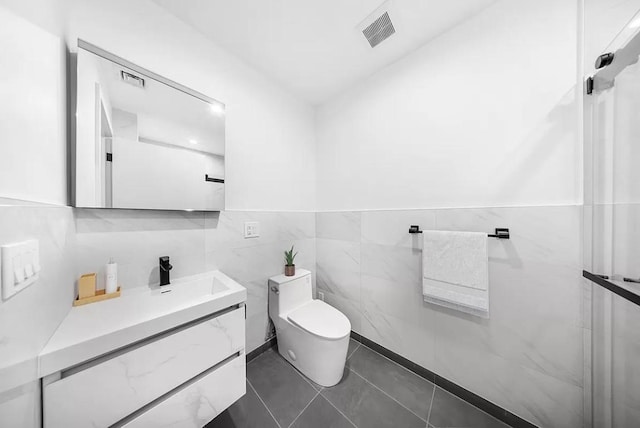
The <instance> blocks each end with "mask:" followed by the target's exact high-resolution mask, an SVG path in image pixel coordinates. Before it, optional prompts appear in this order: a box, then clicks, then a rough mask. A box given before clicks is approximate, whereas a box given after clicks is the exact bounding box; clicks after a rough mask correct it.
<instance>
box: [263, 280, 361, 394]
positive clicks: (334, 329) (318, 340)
mask: <svg viewBox="0 0 640 428" xmlns="http://www.w3.org/2000/svg"><path fill="white" fill-rule="evenodd" d="M269 317H270V318H271V320H272V321H273V323H274V325H275V327H276V334H277V337H278V352H280V355H282V357H283V358H284V359H285V360H287V361H289V363H291V364H292V365H293V366H294V367H295V368H297V369H298V370H299V371H300V372H301V373H302V374H304V375H305V376H307V377H308V378H309V379H311V380H312V381H314V382H315V383H317V384H318V385H322V386H333V385H335V384H337V383H338V382H340V379H342V373H343V371H344V365H345V362H346V359H347V349H348V348H349V334H350V333H351V323H350V322H349V319H348V318H347V317H346V316H345V315H344V314H343V313H342V312H340V311H339V310H337V309H336V308H334V307H332V306H330V305H328V304H326V303H325V302H323V301H321V300H315V299H313V297H312V286H311V272H309V271H307V270H304V269H298V270H297V271H296V274H295V275H294V276H284V275H278V276H274V277H272V278H270V279H269Z"/></svg>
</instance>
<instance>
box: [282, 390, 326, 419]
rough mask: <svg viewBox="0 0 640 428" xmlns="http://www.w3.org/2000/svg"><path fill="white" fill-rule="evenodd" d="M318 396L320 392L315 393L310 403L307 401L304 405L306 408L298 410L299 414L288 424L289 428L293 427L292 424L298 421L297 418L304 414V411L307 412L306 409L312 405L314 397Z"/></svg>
mask: <svg viewBox="0 0 640 428" xmlns="http://www.w3.org/2000/svg"><path fill="white" fill-rule="evenodd" d="M318 395H320V391H317V392H316V395H314V396H313V398H312V399H311V401H309V402H308V403H307V405H306V406H304V407H303V408H302V410H300V413H298V416H296V418H295V419H294V420H293V421H291V423H290V424H289V428H291V427H292V426H293V424H294V423H295V422H296V421H297V420H298V418H299V417H300V416H301V415H302V414H303V413H304V411H305V410H307V407H309V406H310V405H311V403H313V400H315V399H316V397H317V396H318Z"/></svg>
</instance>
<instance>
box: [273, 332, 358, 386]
mask: <svg viewBox="0 0 640 428" xmlns="http://www.w3.org/2000/svg"><path fill="white" fill-rule="evenodd" d="M283 321H284V320H283ZM285 322H286V321H285ZM287 324H288V323H287ZM276 335H277V339H278V352H279V353H280V355H282V357H283V358H284V359H285V360H287V361H288V362H289V363H290V364H291V365H292V366H294V367H295V368H296V369H298V371H300V372H301V373H302V374H303V375H305V376H306V377H307V378H309V379H310V380H312V381H313V382H315V383H317V384H318V385H320V386H324V387H330V386H334V385H336V384H338V382H340V380H342V376H343V374H344V366H345V363H346V361H347V351H348V349H349V335H346V336H345V337H344V338H341V339H338V340H328V339H323V338H320V337H318V336H314V335H312V334H310V333H308V332H306V331H304V330H302V329H300V328H299V327H297V326H295V325H292V324H288V325H287V326H286V327H285V328H282V327H280V328H278V327H277V326H276Z"/></svg>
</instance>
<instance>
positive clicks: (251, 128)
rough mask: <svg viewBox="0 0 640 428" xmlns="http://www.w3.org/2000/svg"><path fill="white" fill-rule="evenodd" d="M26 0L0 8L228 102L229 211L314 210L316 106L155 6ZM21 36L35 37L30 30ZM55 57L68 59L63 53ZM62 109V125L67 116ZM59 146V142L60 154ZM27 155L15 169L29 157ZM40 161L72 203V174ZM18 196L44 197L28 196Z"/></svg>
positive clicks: (27, 196) (61, 196)
mask: <svg viewBox="0 0 640 428" xmlns="http://www.w3.org/2000/svg"><path fill="white" fill-rule="evenodd" d="M28 3H29V4H28V5H25V4H24V2H22V3H21V2H17V1H13V0H2V1H1V2H0V5H5V6H8V7H10V8H11V9H13V10H15V11H16V12H17V13H20V14H23V15H25V16H27V17H28V19H30V20H33V21H35V22H37V23H41V24H42V25H44V26H45V27H46V28H48V29H49V30H51V31H53V32H55V33H57V34H59V35H63V36H64V37H65V38H66V40H67V43H68V44H69V46H73V45H75V40H76V39H77V38H78V37H80V38H83V39H85V40H87V41H89V42H91V43H93V44H95V45H98V46H100V47H102V48H103V49H106V50H108V51H111V52H113V53H114V54H116V55H119V56H122V57H124V58H126V59H129V60H131V61H132V62H135V63H136V64H138V65H140V66H142V67H144V68H147V69H150V70H152V71H154V72H156V73H158V74H161V75H163V76H165V77H167V78H169V79H172V80H175V81H177V82H180V83H182V84H184V85H186V86H189V87H191V88H193V89H195V90H197V91H199V92H202V93H204V94H207V95H209V96H211V97H213V98H216V99H219V100H220V101H222V102H224V103H225V104H226V107H227V109H226V115H227V128H226V132H227V138H226V144H227V145H226V162H227V164H226V166H227V168H226V169H227V177H226V181H227V183H226V193H227V209H230V210H243V209H249V210H289V211H313V210H314V208H315V190H314V189H315V183H314V180H315V162H314V156H315V134H314V125H315V124H314V111H313V109H312V107H311V106H310V105H309V104H308V103H306V102H302V101H300V100H298V99H297V98H295V97H293V96H291V95H289V94H288V93H287V92H285V91H284V90H282V89H280V88H279V87H278V86H277V85H276V84H275V83H273V82H272V81H271V80H269V79H267V78H265V77H264V76H262V75H261V74H259V73H258V72H256V71H254V70H253V69H252V68H250V67H248V66H247V65H245V64H244V63H242V62H241V61H239V60H238V59H236V58H235V57H234V56H232V55H231V54H229V53H227V52H226V51H224V50H222V49H220V48H218V47H217V46H216V45H214V44H213V43H212V42H210V41H209V40H208V39H206V38H205V37H204V36H202V35H201V34H200V33H198V32H197V31H195V30H193V29H192V28H190V27H188V26H187V25H186V24H184V23H182V22H181V21H180V20H178V19H177V18H175V17H173V16H172V15H170V14H169V13H168V12H166V11H165V10H164V9H162V8H160V7H158V6H157V5H155V4H154V3H153V2H150V1H137V2H127V1H124V0H116V1H109V2H104V1H98V0H89V1H80V0H57V1H55V2H53V3H55V4H56V5H55V7H54V6H52V5H51V3H52V2H49V1H44V0H37V1H35V0H34V1H30V2H28ZM23 32H27V33H28V34H31V32H30V31H28V30H27V29H25V30H23ZM4 40H12V41H14V40H20V37H15V36H14V35H12V37H6V38H4ZM48 52H50V50H49V51H48ZM25 53H26V52H25ZM56 54H57V55H59V56H57V57H56V59H59V60H60V61H62V59H63V57H62V51H60V52H57V53H56ZM25 56H26V55H25ZM29 57H31V56H29ZM3 68H4V64H3ZM49 74H50V73H49ZM57 113H58V118H59V120H60V124H61V126H62V129H64V122H63V120H64V119H63V118H64V116H63V115H62V113H63V112H57ZM30 123H31V124H33V123H34V122H33V121H32V122H30ZM21 129H22V128H21ZM63 140H64V139H62V140H59V141H63ZM59 141H58V142H59ZM36 147H38V148H39V147H40V146H38V145H36ZM61 147H63V146H56V154H58V156H60V153H62V152H61V150H60V148H61ZM20 153H21V154H20V155H19V156H24V154H23V153H22V152H20ZM19 156H18V155H16V157H15V161H14V163H17V162H22V161H23V159H24V158H23V157H19ZM3 157H4V156H3ZM63 159H64V158H63ZM0 162H3V161H0ZM7 163H10V161H9V160H7ZM37 165H38V166H39V167H41V171H42V174H45V173H46V174H48V176H49V177H50V179H51V183H54V184H51V185H50V186H51V189H48V190H47V192H46V193H45V194H47V195H49V194H57V195H58V197H57V198H56V200H55V202H56V203H64V200H65V198H66V192H65V190H66V189H65V188H64V186H63V185H62V183H65V182H66V181H65V180H66V169H65V168H64V167H56V168H51V169H50V168H49V166H47V164H46V163H44V162H40V161H39V162H37ZM21 177H22V178H24V176H21ZM57 183H60V184H57ZM11 187H12V188H14V187H16V186H15V185H14V184H12V185H11ZM0 190H4V188H3V187H0ZM54 190H55V191H54ZM3 196H6V195H3ZM18 196H24V197H21V198H22V199H36V198H35V197H32V195H31V194H29V193H28V192H23V191H20V192H19V195H18Z"/></svg>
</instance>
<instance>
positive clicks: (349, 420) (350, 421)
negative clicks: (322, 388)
mask: <svg viewBox="0 0 640 428" xmlns="http://www.w3.org/2000/svg"><path fill="white" fill-rule="evenodd" d="M320 395H321V396H322V398H324V399H325V400H327V403H329V404H331V406H333V408H334V409H336V410H337V411H338V413H340V414H341V415H342V416H343V417H344V418H345V419H346V420H347V422H349V423H350V424H351V425H353V426H354V427H355V428H358V425H356V424H354V423H353V421H352V420H351V419H349V417H348V416H347V415H345V414H344V413H343V412H342V410H340V409H338V408H337V407H336V405H335V404H333V402H332V401H331V400H329V398H328V397H325V396H324V395H323V394H320Z"/></svg>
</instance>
